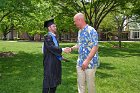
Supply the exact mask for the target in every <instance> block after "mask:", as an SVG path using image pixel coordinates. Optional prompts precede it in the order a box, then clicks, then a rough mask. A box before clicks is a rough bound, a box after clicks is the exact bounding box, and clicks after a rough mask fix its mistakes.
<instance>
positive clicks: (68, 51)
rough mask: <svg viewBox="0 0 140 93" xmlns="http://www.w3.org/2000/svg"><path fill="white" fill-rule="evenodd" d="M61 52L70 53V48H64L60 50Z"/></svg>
mask: <svg viewBox="0 0 140 93" xmlns="http://www.w3.org/2000/svg"><path fill="white" fill-rule="evenodd" d="M62 50H63V52H65V53H70V52H71V51H72V48H70V47H66V48H62Z"/></svg>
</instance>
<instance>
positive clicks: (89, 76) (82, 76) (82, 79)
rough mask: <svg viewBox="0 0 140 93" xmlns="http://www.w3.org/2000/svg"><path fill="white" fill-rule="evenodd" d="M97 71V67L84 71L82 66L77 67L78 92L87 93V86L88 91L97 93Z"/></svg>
mask: <svg viewBox="0 0 140 93" xmlns="http://www.w3.org/2000/svg"><path fill="white" fill-rule="evenodd" d="M95 72H96V68H94V69H86V70H85V71H83V70H81V67H77V82H78V93H86V87H87V88H88V93H95V82H94V79H95ZM86 85H87V86H86Z"/></svg>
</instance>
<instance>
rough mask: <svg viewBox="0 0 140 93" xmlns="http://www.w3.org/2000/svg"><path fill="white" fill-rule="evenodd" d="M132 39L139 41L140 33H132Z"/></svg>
mask: <svg viewBox="0 0 140 93" xmlns="http://www.w3.org/2000/svg"><path fill="white" fill-rule="evenodd" d="M132 39H140V31H134V32H132Z"/></svg>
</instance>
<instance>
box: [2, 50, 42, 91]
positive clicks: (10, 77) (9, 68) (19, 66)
mask: <svg viewBox="0 0 140 93" xmlns="http://www.w3.org/2000/svg"><path fill="white" fill-rule="evenodd" d="M0 62H1V66H2V71H1V77H0V78H1V80H2V82H1V92H2V93H29V92H30V93H41V89H42V77H43V76H42V75H43V68H42V55H41V54H33V53H30V54H29V53H25V52H22V51H20V52H19V53H18V54H16V55H15V56H14V57H7V58H0ZM31 91H32V92H31Z"/></svg>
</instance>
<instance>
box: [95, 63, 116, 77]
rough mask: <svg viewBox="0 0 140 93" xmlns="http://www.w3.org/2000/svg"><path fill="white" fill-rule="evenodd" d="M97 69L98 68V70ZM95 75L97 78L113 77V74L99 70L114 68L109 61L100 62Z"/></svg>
mask: <svg viewBox="0 0 140 93" xmlns="http://www.w3.org/2000/svg"><path fill="white" fill-rule="evenodd" d="M98 69H99V70H98ZM98 69H97V72H96V76H97V77H99V78H109V77H113V75H111V74H108V73H103V72H101V71H103V70H115V69H116V68H115V67H113V66H112V65H111V64H110V63H101V64H100V66H99V67H98Z"/></svg>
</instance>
